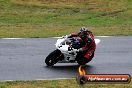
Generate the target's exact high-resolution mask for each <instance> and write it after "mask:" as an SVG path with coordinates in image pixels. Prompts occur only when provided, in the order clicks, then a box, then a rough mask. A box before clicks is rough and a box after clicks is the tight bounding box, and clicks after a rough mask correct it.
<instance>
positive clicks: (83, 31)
mask: <svg viewBox="0 0 132 88" xmlns="http://www.w3.org/2000/svg"><path fill="white" fill-rule="evenodd" d="M87 35H88V33H87V30H86V28H85V27H81V28H80V32H79V37H80V38H81V39H86V38H87Z"/></svg>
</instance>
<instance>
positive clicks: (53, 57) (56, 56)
mask: <svg viewBox="0 0 132 88" xmlns="http://www.w3.org/2000/svg"><path fill="white" fill-rule="evenodd" d="M63 58H64V55H63V54H62V53H61V51H60V50H58V49H56V50H54V51H53V52H51V53H50V54H49V55H48V56H47V57H46V59H45V63H46V65H47V66H53V65H54V64H56V63H57V62H58V61H60V60H62V59H63Z"/></svg>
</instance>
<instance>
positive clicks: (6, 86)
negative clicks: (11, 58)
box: [0, 79, 132, 88]
mask: <svg viewBox="0 0 132 88" xmlns="http://www.w3.org/2000/svg"><path fill="white" fill-rule="evenodd" d="M0 88H132V82H131V83H129V84H94V83H93V84H84V85H79V84H77V82H76V80H75V79H66V80H41V81H12V82H10V81H7V82H0Z"/></svg>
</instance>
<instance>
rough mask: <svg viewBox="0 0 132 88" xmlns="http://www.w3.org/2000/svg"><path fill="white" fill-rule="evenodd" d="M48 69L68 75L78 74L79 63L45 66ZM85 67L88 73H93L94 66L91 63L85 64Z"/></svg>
mask: <svg viewBox="0 0 132 88" xmlns="http://www.w3.org/2000/svg"><path fill="white" fill-rule="evenodd" d="M45 68H46V69H48V70H49V69H50V71H51V70H52V72H54V73H55V74H56V72H57V73H58V74H63V73H65V74H66V75H68V74H74V75H75V74H77V72H78V68H79V65H55V66H45ZM83 68H84V69H85V71H86V74H92V72H93V69H94V67H93V66H91V65H85V66H83Z"/></svg>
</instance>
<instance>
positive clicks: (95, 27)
mask: <svg viewBox="0 0 132 88" xmlns="http://www.w3.org/2000/svg"><path fill="white" fill-rule="evenodd" d="M131 4H132V0H105V1H104V0H0V38H3V37H24V38H34V37H51V36H62V35H65V34H69V33H71V32H77V31H78V30H79V28H80V27H81V26H85V27H88V28H89V29H90V30H91V31H92V32H93V33H94V34H95V35H110V36H113V35H114V36H116V35H132V5H131Z"/></svg>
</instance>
